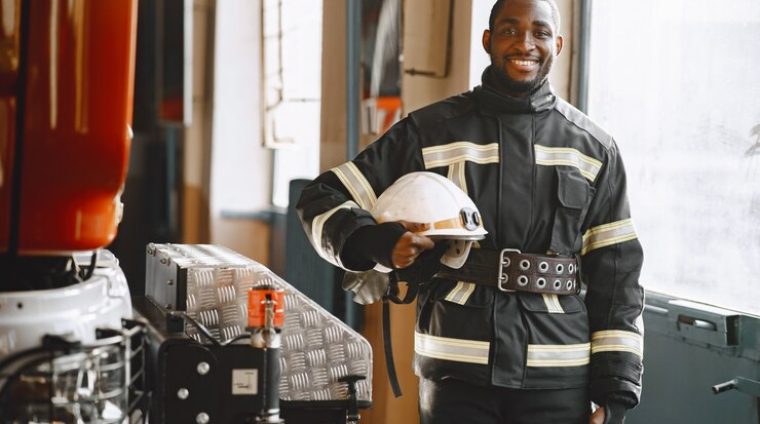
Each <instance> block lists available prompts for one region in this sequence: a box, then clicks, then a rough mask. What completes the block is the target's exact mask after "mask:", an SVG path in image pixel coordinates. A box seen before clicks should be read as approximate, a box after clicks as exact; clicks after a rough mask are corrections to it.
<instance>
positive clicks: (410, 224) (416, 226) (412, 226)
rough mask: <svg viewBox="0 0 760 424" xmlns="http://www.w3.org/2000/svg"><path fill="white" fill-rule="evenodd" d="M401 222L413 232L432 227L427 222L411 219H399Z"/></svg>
mask: <svg viewBox="0 0 760 424" xmlns="http://www.w3.org/2000/svg"><path fill="white" fill-rule="evenodd" d="M398 223H399V224H401V226H403V227H404V229H406V230H407V231H411V232H413V233H419V232H421V231H427V230H429V229H430V224H425V223H422V222H411V221H403V220H402V221H399V222H398Z"/></svg>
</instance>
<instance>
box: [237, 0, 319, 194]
mask: <svg viewBox="0 0 760 424" xmlns="http://www.w3.org/2000/svg"><path fill="white" fill-rule="evenodd" d="M263 10H264V19H263V24H264V28H263V37H264V43H263V46H264V86H265V87H264V107H265V110H264V144H265V145H266V146H267V147H270V148H272V149H274V155H273V168H272V173H273V175H272V180H273V181H272V186H273V187H272V203H273V204H274V205H275V206H279V207H285V206H287V205H288V190H289V189H290V181H291V180H293V179H296V178H309V179H310V178H314V177H316V176H317V174H318V173H319V137H320V134H319V131H320V120H319V118H320V97H321V89H322V80H321V76H322V73H321V69H322V2H321V1H314V0H266V1H265V2H264V3H263ZM251 83H255V81H251Z"/></svg>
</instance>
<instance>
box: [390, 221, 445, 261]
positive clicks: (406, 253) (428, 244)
mask: <svg viewBox="0 0 760 424" xmlns="http://www.w3.org/2000/svg"><path fill="white" fill-rule="evenodd" d="M399 223H400V224H401V225H403V226H404V228H405V229H406V230H407V231H406V232H405V233H404V235H402V236H401V238H400V239H399V240H398V241H397V242H396V245H395V246H393V252H391V263H392V264H393V267H394V268H397V269H401V268H406V267H408V266H410V265H412V264H413V263H414V261H415V259H417V257H418V256H419V255H420V254H421V253H422V252H424V251H426V250H429V249H432V248H433V247H435V243H434V242H433V240H431V239H430V238H428V237H426V236H422V235H419V234H415V233H416V232H418V231H424V230H426V226H425V225H424V224H416V223H413V222H406V221H400V222H399Z"/></svg>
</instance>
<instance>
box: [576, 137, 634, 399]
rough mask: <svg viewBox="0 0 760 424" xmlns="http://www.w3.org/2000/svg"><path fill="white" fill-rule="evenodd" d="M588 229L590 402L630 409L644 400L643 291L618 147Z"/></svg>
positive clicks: (585, 248)
mask: <svg viewBox="0 0 760 424" xmlns="http://www.w3.org/2000/svg"><path fill="white" fill-rule="evenodd" d="M596 190H597V191H596V196H595V197H594V200H593V201H592V204H591V206H590V209H589V213H588V215H587V219H586V222H585V224H584V228H585V232H584V234H583V250H582V252H581V271H582V273H583V276H584V279H585V281H586V283H587V287H588V289H587V292H586V305H587V308H588V313H589V323H590V330H591V387H590V389H591V399H592V400H593V401H594V402H596V403H598V404H600V405H604V404H607V403H610V402H614V403H619V404H623V405H624V406H625V407H627V408H632V407H634V406H636V405H637V404H638V402H639V397H640V394H641V374H642V371H643V367H642V357H643V335H644V326H643V320H642V317H641V313H642V310H643V307H644V290H643V289H642V287H641V286H640V285H639V274H640V272H641V265H642V262H643V252H642V248H641V244H640V243H639V240H638V238H637V236H636V231H635V229H634V226H633V222H632V220H631V215H630V210H629V206H628V199H627V196H626V176H625V170H624V168H623V163H622V160H621V158H620V156H619V152H618V149H617V146H616V144H615V143H614V141H613V142H612V143H611V147H610V148H609V150H608V158H607V162H606V165H605V167H604V168H603V169H602V173H601V174H600V177H599V179H598V181H597V184H596Z"/></svg>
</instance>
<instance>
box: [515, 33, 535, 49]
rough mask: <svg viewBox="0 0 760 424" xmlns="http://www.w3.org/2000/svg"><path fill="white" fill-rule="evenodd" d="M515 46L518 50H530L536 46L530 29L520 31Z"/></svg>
mask: <svg viewBox="0 0 760 424" xmlns="http://www.w3.org/2000/svg"><path fill="white" fill-rule="evenodd" d="M515 47H517V48H518V49H520V51H531V50H533V49H535V48H536V40H535V39H534V38H533V34H531V32H530V31H525V32H523V33H521V34H520V35H519V36H518V38H517V40H516V42H515Z"/></svg>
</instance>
